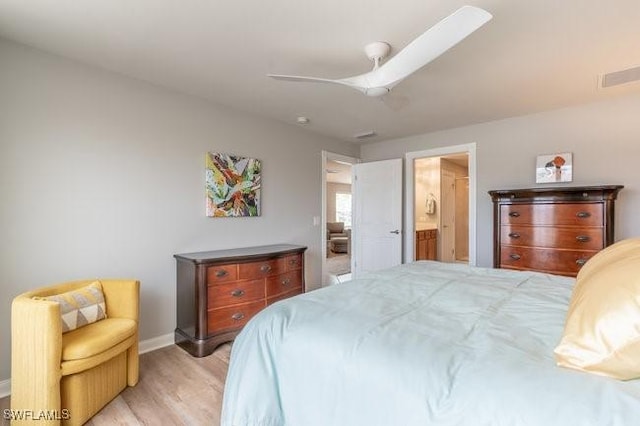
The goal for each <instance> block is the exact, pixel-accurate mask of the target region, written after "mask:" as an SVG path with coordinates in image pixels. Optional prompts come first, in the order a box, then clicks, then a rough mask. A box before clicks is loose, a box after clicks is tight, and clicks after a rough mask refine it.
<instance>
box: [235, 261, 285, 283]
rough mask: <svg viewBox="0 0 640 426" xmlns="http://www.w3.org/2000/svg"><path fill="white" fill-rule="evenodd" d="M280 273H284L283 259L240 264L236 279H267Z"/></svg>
mask: <svg viewBox="0 0 640 426" xmlns="http://www.w3.org/2000/svg"><path fill="white" fill-rule="evenodd" d="M282 272H284V258H280V259H269V260H263V261H261V262H250V263H241V264H239V265H238V279H241V280H246V279H253V278H259V277H267V276H271V275H277V274H280V273H282Z"/></svg>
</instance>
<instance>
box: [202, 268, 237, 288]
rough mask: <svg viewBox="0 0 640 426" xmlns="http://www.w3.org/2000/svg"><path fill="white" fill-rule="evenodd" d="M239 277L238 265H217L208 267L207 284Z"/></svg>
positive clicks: (224, 281) (233, 279)
mask: <svg viewBox="0 0 640 426" xmlns="http://www.w3.org/2000/svg"><path fill="white" fill-rule="evenodd" d="M236 279H238V265H236V264H235V263H234V264H230V265H216V266H210V267H208V268H207V284H208V285H212V284H218V283H226V282H229V281H235V280H236Z"/></svg>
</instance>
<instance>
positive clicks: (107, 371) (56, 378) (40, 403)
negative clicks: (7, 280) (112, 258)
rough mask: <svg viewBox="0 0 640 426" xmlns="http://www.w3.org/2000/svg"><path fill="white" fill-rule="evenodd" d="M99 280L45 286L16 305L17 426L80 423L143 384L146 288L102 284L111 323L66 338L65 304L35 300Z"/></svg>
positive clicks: (13, 361)
mask: <svg viewBox="0 0 640 426" xmlns="http://www.w3.org/2000/svg"><path fill="white" fill-rule="evenodd" d="M94 281H96V280H84V281H74V282H69V283H64V284H58V285H55V286H51V287H44V288H39V289H37V290H33V291H30V292H27V293H23V294H21V295H19V296H17V297H16V298H15V299H14V300H13V303H12V305H11V409H12V412H13V413H14V414H19V415H21V416H22V417H23V419H16V418H15V417H18V416H15V417H14V419H13V420H12V424H38V425H59V424H61V423H62V424H64V425H81V424H83V423H85V422H86V421H87V420H88V419H90V418H91V417H92V416H93V415H94V414H95V413H97V412H98V411H100V409H102V407H104V406H105V405H106V404H107V403H108V402H109V401H111V400H112V399H113V398H114V397H115V396H117V395H118V394H119V393H120V392H121V391H122V390H123V389H124V388H126V387H127V385H128V386H135V385H136V383H138V316H139V293H140V282H139V281H136V280H99V281H100V283H101V284H102V291H103V293H104V298H105V306H106V314H107V318H106V319H103V320H100V321H97V322H95V323H92V324H89V325H85V326H84V327H81V328H77V329H75V330H72V331H69V332H66V333H64V334H63V333H62V325H61V320H60V305H59V304H58V303H56V302H52V301H47V300H39V299H34V297H46V296H52V295H55V294H61V293H65V292H68V291H72V290H76V289H79V288H82V287H85V286H87V285H89V284H91V283H92V282H94Z"/></svg>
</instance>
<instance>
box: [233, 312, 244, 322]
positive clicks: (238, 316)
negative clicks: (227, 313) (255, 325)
mask: <svg viewBox="0 0 640 426" xmlns="http://www.w3.org/2000/svg"><path fill="white" fill-rule="evenodd" d="M242 318H244V314H243V313H242V312H236V313H235V314H233V315H231V319H232V320H234V321H240V320H241V319H242Z"/></svg>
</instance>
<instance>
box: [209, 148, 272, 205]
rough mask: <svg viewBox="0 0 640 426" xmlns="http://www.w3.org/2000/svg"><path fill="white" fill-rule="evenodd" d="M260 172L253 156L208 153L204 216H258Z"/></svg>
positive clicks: (258, 162) (259, 164) (258, 161)
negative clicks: (205, 212)
mask: <svg viewBox="0 0 640 426" xmlns="http://www.w3.org/2000/svg"><path fill="white" fill-rule="evenodd" d="M261 172H262V165H261V162H260V160H256V159H255V158H246V157H239V156H236V155H231V154H220V153H216V152H208V153H207V160H206V201H207V216H209V217H243V216H260V188H261V184H262V182H261Z"/></svg>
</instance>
